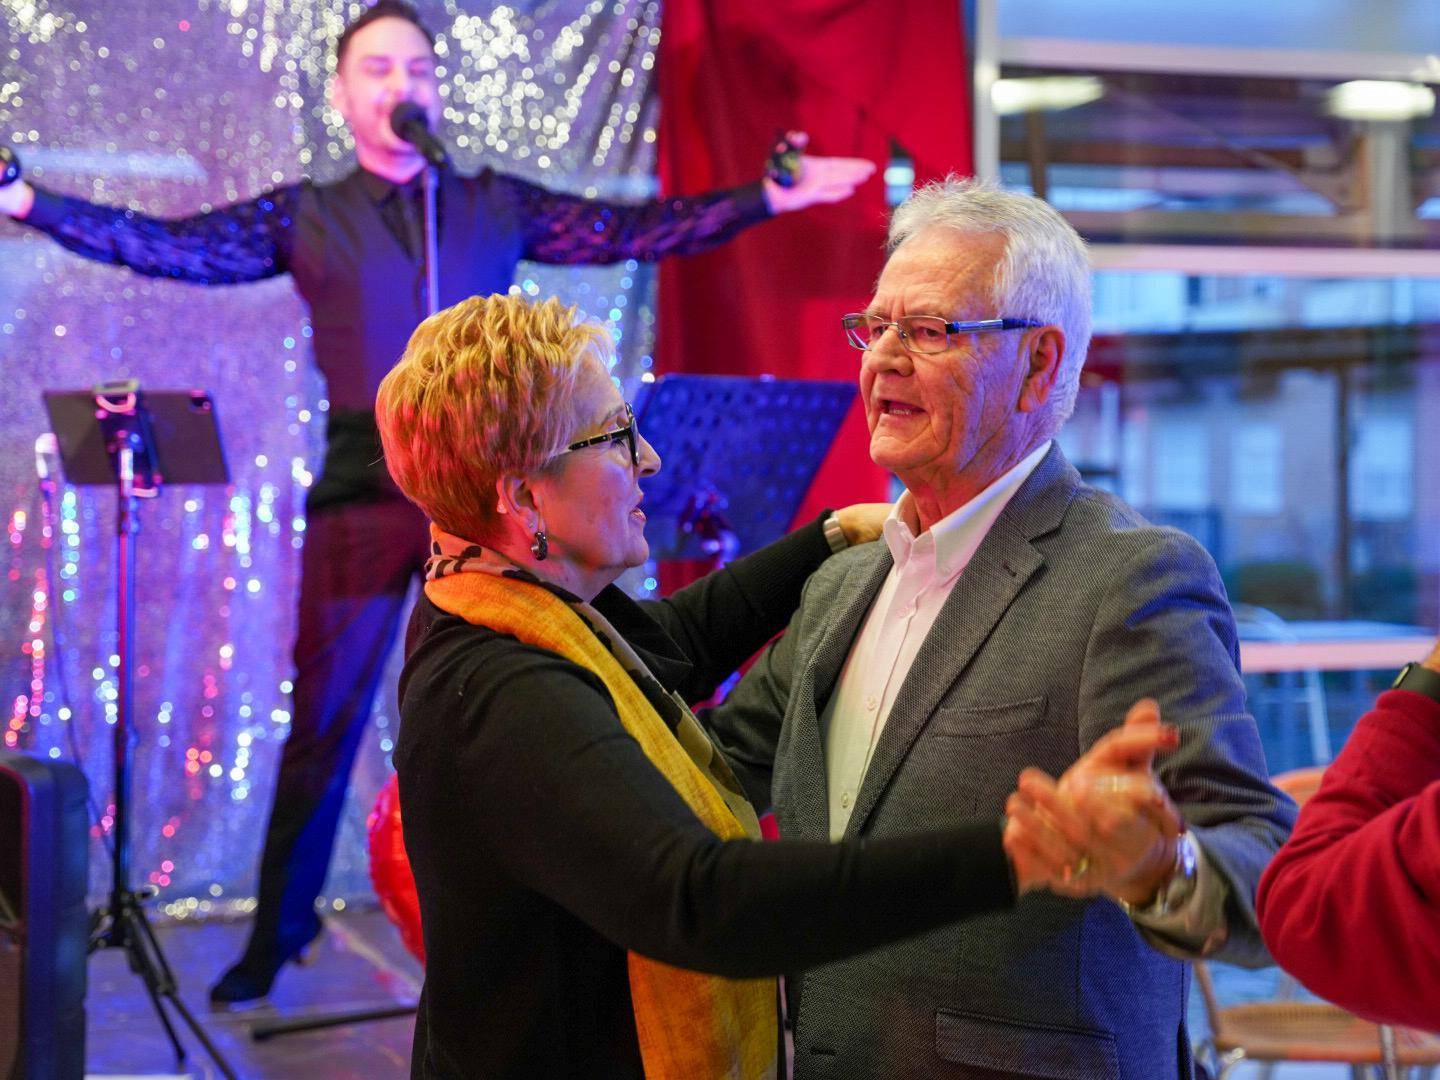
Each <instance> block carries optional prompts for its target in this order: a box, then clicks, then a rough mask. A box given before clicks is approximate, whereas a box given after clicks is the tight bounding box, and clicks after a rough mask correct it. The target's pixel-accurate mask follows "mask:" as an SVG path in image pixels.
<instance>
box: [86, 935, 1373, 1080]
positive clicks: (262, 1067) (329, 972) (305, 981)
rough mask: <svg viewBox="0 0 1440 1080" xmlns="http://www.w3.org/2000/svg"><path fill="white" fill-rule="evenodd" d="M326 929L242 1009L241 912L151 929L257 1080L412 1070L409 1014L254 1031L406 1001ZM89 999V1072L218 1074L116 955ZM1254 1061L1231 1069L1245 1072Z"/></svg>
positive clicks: (415, 973)
mask: <svg viewBox="0 0 1440 1080" xmlns="http://www.w3.org/2000/svg"><path fill="white" fill-rule="evenodd" d="M326 926H327V930H326V933H325V934H324V936H323V937H322V938H321V940H320V942H319V943H318V946H317V948H316V951H315V954H314V960H313V963H311V964H310V966H308V967H304V968H297V967H293V966H291V967H289V968H287V969H286V970H285V972H284V973H283V974H282V975H281V977H280V978H279V979H278V980H277V981H276V984H275V990H274V991H273V993H272V994H271V996H270V1001H269V1003H268V1004H267V1005H265V1006H263V1007H261V1008H258V1009H251V1010H248V1011H245V1012H229V1013H215V1012H211V1011H210V1009H209V1003H208V999H207V996H206V995H207V991H208V990H209V986H210V983H211V982H212V981H213V980H214V979H215V978H216V977H217V976H218V975H219V974H220V972H221V971H222V970H224V968H225V967H226V966H227V965H228V964H229V963H230V962H231V961H232V960H233V959H235V958H236V957H237V956H238V955H239V953H240V949H241V947H242V945H243V944H244V940H245V933H246V925H245V924H244V923H238V922H237V923H227V922H206V923H177V924H171V925H168V926H164V927H161V928H160V929H159V937H160V941H161V944H162V945H163V947H164V949H165V954H166V956H167V957H168V958H169V960H170V963H171V965H172V966H173V967H174V969H175V976H176V978H177V980H178V981H179V984H180V995H181V998H182V999H183V1000H184V1001H185V1003H186V1004H187V1005H188V1006H189V1007H190V1008H191V1010H192V1011H194V1013H195V1015H196V1017H197V1018H198V1019H199V1020H200V1022H201V1024H203V1025H204V1027H205V1030H206V1031H207V1032H208V1033H209V1035H210V1037H211V1039H213V1040H214V1041H215V1043H216V1045H217V1046H218V1047H219V1048H220V1050H221V1052H222V1053H224V1054H225V1055H226V1057H227V1058H228V1059H229V1061H230V1065H231V1067H232V1068H233V1069H234V1070H235V1072H236V1073H237V1074H238V1075H239V1076H241V1077H243V1078H245V1080H252V1078H264V1080H270V1078H275V1080H291V1078H293V1080H390V1078H404V1077H408V1076H409V1073H410V1036H411V1032H412V1031H413V1029H414V1021H413V1019H412V1018H411V1017H409V1016H402V1017H398V1018H392V1019H388V1020H375V1021H369V1022H366V1023H358V1024H346V1025H344V1026H341V1027H332V1028H328V1029H324V1030H320V1031H312V1032H306V1033H303V1034H291V1035H282V1036H278V1037H275V1038H271V1039H268V1040H265V1041H262V1042H257V1041H255V1040H254V1039H252V1038H251V1035H250V1030H251V1027H252V1026H253V1025H255V1024H258V1023H266V1022H273V1021H277V1020H288V1019H300V1018H304V1017H311V1016H321V1015H327V1014H331V1013H339V1012H351V1011H355V1010H360V1009H367V1008H379V1007H384V1006H395V1005H402V1004H407V1003H412V1002H414V1000H415V998H416V995H418V994H419V991H420V981H421V971H420V965H419V964H418V963H416V962H415V961H414V960H413V959H412V958H411V957H410V955H409V954H408V953H407V952H406V951H405V949H404V947H403V946H402V945H401V944H400V938H399V936H398V935H397V934H396V933H395V931H394V929H393V928H392V927H391V926H390V924H389V922H387V921H386V919H385V916H384V915H383V914H382V913H381V912H379V911H378V910H374V909H369V910H353V909H352V910H350V911H347V912H345V913H344V914H341V915H334V916H331V917H329V918H328V919H327V920H326ZM1212 971H1213V972H1214V974H1215V977H1216V979H1215V981H1216V989H1217V992H1218V994H1219V996H1220V998H1221V1000H1222V1002H1233V1001H1243V1000H1252V999H1256V998H1261V997H1265V996H1267V995H1268V994H1270V993H1272V992H1273V988H1274V983H1275V978H1276V974H1275V971H1274V970H1273V969H1270V970H1267V971H1259V972H1249V971H1241V970H1239V969H1236V968H1227V967H1224V966H1223V965H1216V966H1215V967H1213V968H1212ZM89 975H90V990H89V995H88V999H87V1007H88V1010H89V1031H88V1035H87V1071H88V1072H89V1074H90V1075H91V1076H97V1077H98V1076H104V1077H110V1078H116V1077H147V1078H155V1077H174V1076H190V1077H194V1078H196V1080H212V1078H218V1077H219V1076H220V1073H219V1072H218V1071H217V1070H216V1069H215V1067H214V1065H213V1063H212V1062H211V1061H210V1059H209V1057H208V1056H206V1054H205V1052H204V1050H203V1049H202V1048H201V1047H200V1045H199V1044H198V1043H197V1042H196V1041H195V1040H194V1038H193V1037H190V1038H187V1039H186V1040H185V1043H186V1046H187V1048H188V1049H189V1059H188V1060H187V1061H186V1062H185V1064H184V1066H177V1065H176V1063H175V1060H174V1056H173V1054H172V1053H171V1052H170V1046H169V1043H168V1041H167V1040H166V1038H165V1033H164V1031H163V1029H162V1028H161V1027H160V1023H159V1021H158V1020H157V1019H156V1018H155V1013H154V1010H153V1009H152V1008H151V1006H150V1001H149V999H148V998H147V997H146V995H145V988H144V986H143V985H142V984H141V982H140V980H139V979H138V978H137V977H136V976H134V975H132V974H131V973H130V970H129V968H128V967H127V966H126V964H125V959H124V957H123V956H122V955H121V954H120V953H118V952H105V953H101V954H98V955H96V956H93V957H91V959H90V972H89ZM1190 1005H1191V1009H1190V1024H1191V1028H1190V1030H1191V1032H1192V1033H1193V1034H1194V1035H1195V1037H1196V1038H1197V1039H1198V1038H1201V1037H1203V1035H1204V1032H1205V1030H1206V1025H1205V1016H1204V1010H1203V1008H1202V1007H1201V1005H1200V1001H1199V994H1198V992H1196V993H1193V994H1192V995H1191V1002H1190ZM1258 1075H1259V1070H1258V1068H1256V1067H1255V1066H1247V1067H1245V1068H1242V1069H1240V1070H1237V1071H1236V1073H1235V1074H1233V1077H1234V1080H1254V1078H1255V1077H1257V1076H1258ZM1349 1076H1350V1070H1349V1069H1346V1068H1341V1067H1340V1066H1317V1065H1282V1066H1280V1067H1279V1068H1277V1069H1276V1070H1275V1073H1274V1078H1275V1080H1342V1078H1347V1077H1349Z"/></svg>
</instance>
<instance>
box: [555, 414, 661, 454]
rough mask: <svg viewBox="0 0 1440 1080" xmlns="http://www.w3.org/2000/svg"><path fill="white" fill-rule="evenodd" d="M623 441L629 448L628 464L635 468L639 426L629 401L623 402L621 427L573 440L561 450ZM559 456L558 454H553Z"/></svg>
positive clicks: (566, 450) (638, 446)
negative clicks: (623, 410)
mask: <svg viewBox="0 0 1440 1080" xmlns="http://www.w3.org/2000/svg"><path fill="white" fill-rule="evenodd" d="M620 442H624V443H625V445H626V446H628V447H629V448H630V464H631V465H633V466H634V467H635V468H637V469H638V468H639V467H640V428H639V425H638V424H636V423H635V411H634V410H633V409H631V408H630V403H629V402H628V401H627V402H626V403H625V424H624V426H623V427H618V428H612V429H611V430H610V431H602V432H601V433H600V434H599V435H592V436H590V438H588V439H581V440H580V441H579V442H573V443H571V444H570V445H569V446H567V447H565V449H564V450H562V451H561V453H563V454H568V453H570V451H572V450H584V449H585V448H586V447H587V446H599V445H601V444H602V443H612V444H614V443H620ZM555 456H556V457H559V456H560V455H559V454H557V455H555Z"/></svg>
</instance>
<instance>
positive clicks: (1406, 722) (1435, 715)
mask: <svg viewBox="0 0 1440 1080" xmlns="http://www.w3.org/2000/svg"><path fill="white" fill-rule="evenodd" d="M1256 903H1257V908H1258V910H1259V916H1260V928H1261V932H1262V933H1263V934H1264V937H1265V943H1266V945H1268V946H1269V948H1270V951H1271V952H1272V953H1273V954H1274V956H1275V959H1276V961H1277V962H1278V963H1279V964H1280V966H1281V967H1283V968H1285V969H1286V970H1287V971H1289V972H1290V973H1291V974H1293V975H1295V976H1296V977H1297V978H1298V979H1299V980H1300V981H1301V982H1302V983H1304V984H1305V985H1306V986H1307V987H1309V988H1310V989H1311V990H1313V991H1314V992H1315V993H1317V994H1319V995H1320V996H1321V997H1324V998H1326V999H1327V1000H1330V1001H1333V1002H1335V1003H1336V1004H1338V1005H1342V1006H1344V1007H1345V1008H1347V1009H1350V1010H1352V1011H1353V1012H1356V1013H1358V1014H1360V1015H1362V1016H1366V1017H1369V1018H1371V1019H1375V1020H1385V1021H1390V1022H1394V1023H1399V1024H1406V1025H1409V1026H1411V1027H1418V1028H1426V1029H1431V1030H1440V703H1437V702H1434V701H1432V700H1430V699H1429V698H1427V697H1425V696H1424V695H1422V694H1416V693H1412V692H1410V691H1406V690H1389V691H1386V692H1385V693H1383V694H1381V695H1380V699H1379V701H1378V702H1377V703H1376V707H1375V709H1374V710H1373V711H1372V712H1370V713H1368V714H1366V716H1364V717H1363V718H1362V719H1361V721H1360V723H1359V724H1358V725H1357V726H1356V728H1355V731H1354V733H1353V734H1352V735H1351V736H1350V739H1349V741H1348V742H1347V743H1346V745H1345V748H1344V750H1343V751H1342V752H1341V753H1340V756H1339V757H1337V758H1336V759H1335V762H1334V763H1333V764H1332V765H1331V766H1330V767H1329V768H1328V769H1327V770H1326V771H1325V779H1324V782H1323V783H1322V784H1321V787H1320V790H1319V791H1318V792H1317V793H1316V794H1315V796H1314V797H1313V798H1312V799H1311V800H1310V801H1309V802H1308V803H1307V804H1306V805H1305V808H1304V809H1303V810H1302V811H1301V812H1300V819H1299V821H1298V822H1297V823H1296V825H1295V832H1294V834H1293V835H1292V836H1291V838H1290V840H1289V842H1288V843H1286V844H1285V846H1284V847H1282V848H1281V849H1280V851H1279V853H1278V854H1277V855H1276V856H1275V859H1274V861H1273V862H1271V864H1270V866H1269V867H1268V868H1267V869H1266V871H1265V874H1264V876H1263V878H1262V879H1261V881H1260V891H1259V894H1258V897H1257V902H1256Z"/></svg>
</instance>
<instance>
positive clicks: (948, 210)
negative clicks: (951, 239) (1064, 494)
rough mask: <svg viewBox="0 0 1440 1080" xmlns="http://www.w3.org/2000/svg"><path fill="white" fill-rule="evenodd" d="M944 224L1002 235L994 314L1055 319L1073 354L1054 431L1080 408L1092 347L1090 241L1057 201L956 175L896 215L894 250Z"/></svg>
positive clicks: (1063, 364)
mask: <svg viewBox="0 0 1440 1080" xmlns="http://www.w3.org/2000/svg"><path fill="white" fill-rule="evenodd" d="M935 227H943V228H948V229H954V230H956V231H957V232H961V233H998V234H999V235H1000V236H1002V237H1004V239H1005V254H1004V256H1003V257H1002V258H1001V260H1000V265H999V266H997V267H996V268H995V283H994V288H993V293H992V298H993V300H994V304H995V310H994V312H993V314H994V315H995V316H1004V317H1006V318H1015V319H1035V320H1037V321H1039V322H1045V323H1054V324H1055V325H1056V326H1059V327H1060V329H1062V330H1063V331H1065V355H1064V356H1062V357H1061V359H1060V369H1059V371H1058V372H1057V373H1056V376H1055V387H1054V389H1053V391H1052V392H1051V397H1050V418H1051V421H1052V424H1053V427H1052V429H1051V432H1050V433H1051V434H1054V432H1055V431H1058V430H1059V429H1060V426H1061V425H1062V424H1063V423H1065V421H1066V420H1068V419H1069V418H1070V414H1071V413H1072V412H1074V411H1075V396H1076V394H1077V393H1078V392H1079V389H1080V369H1081V368H1082V367H1084V365H1085V354H1086V352H1087V351H1088V350H1089V348H1090V259H1089V256H1088V255H1087V254H1086V251H1085V241H1084V240H1082V239H1080V234H1079V233H1077V232H1076V231H1075V230H1074V228H1072V227H1071V225H1070V223H1069V222H1068V221H1066V220H1065V219H1064V218H1063V217H1061V216H1060V213H1059V211H1057V210H1056V209H1055V208H1054V207H1053V206H1051V205H1050V204H1049V203H1047V202H1044V201H1043V200H1041V199H1037V198H1035V197H1034V196H1032V195H1021V194H1019V193H1017V192H1013V191H1005V190H1003V189H1001V188H999V187H996V186H995V185H994V184H989V183H985V182H983V181H980V180H971V179H966V178H964V177H960V176H956V175H955V174H954V173H952V174H950V175H949V176H947V177H946V178H945V179H944V180H937V181H934V182H933V183H929V184H926V185H925V186H924V187H922V188H920V189H919V190H918V191H916V192H915V193H914V194H913V195H911V196H910V197H909V198H908V199H906V200H905V201H904V202H903V203H901V204H900V205H899V206H898V207H896V209H895V213H894V214H893V215H892V216H891V218H890V235H889V236H888V237H887V238H886V242H885V247H886V252H887V254H890V253H893V252H894V251H895V249H896V248H898V247H899V246H900V245H901V244H903V243H904V242H905V241H906V240H908V239H910V238H911V237H912V236H915V235H916V234H917V233H920V232H923V231H925V230H926V229H931V228H935Z"/></svg>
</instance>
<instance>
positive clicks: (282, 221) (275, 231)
mask: <svg viewBox="0 0 1440 1080" xmlns="http://www.w3.org/2000/svg"><path fill="white" fill-rule="evenodd" d="M299 191H300V186H299V185H289V186H286V187H281V188H275V189H274V190H272V191H267V192H266V193H265V194H263V195H260V196H258V197H257V198H254V199H250V200H248V201H246V202H240V203H234V204H232V205H230V206H224V207H221V208H219V209H217V210H212V211H210V212H209V213H204V214H195V215H192V216H190V217H182V218H158V217H150V216H149V215H146V214H141V213H138V212H136V211H134V210H126V209H123V208H120V207H112V206H98V205H96V204H95V203H89V202H86V201H85V200H83V199H76V198H72V197H70V196H66V195H56V194H54V193H52V192H48V191H45V190H44V189H43V188H35V189H34V192H35V202H34V205H33V206H31V207H30V210H29V213H28V214H27V215H26V216H25V218H24V221H25V224H26V225H31V226H34V227H35V228H37V229H39V230H41V231H42V232H44V233H47V234H48V235H49V236H50V237H52V238H53V239H54V240H55V241H56V242H57V243H59V244H61V245H62V246H64V247H66V248H68V249H69V250H70V251H73V252H75V253H76V254H77V255H83V256H84V257H85V258H87V259H96V260H98V261H100V262H107V263H115V264H118V265H120V266H128V267H129V268H130V269H131V270H134V271H136V272H137V273H141V274H146V275H148V276H150V277H168V278H176V279H178V280H180V281H189V282H193V283H195V284H197V285H233V284H236V283H238V282H242V281H260V280H261V279H263V278H269V277H275V276H276V275H278V274H283V273H285V272H286V271H288V270H289V268H290V256H291V247H292V245H293V243H294V231H293V229H292V228H291V221H292V218H293V215H294V208H295V202H296V199H297V198H298V194H299Z"/></svg>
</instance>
